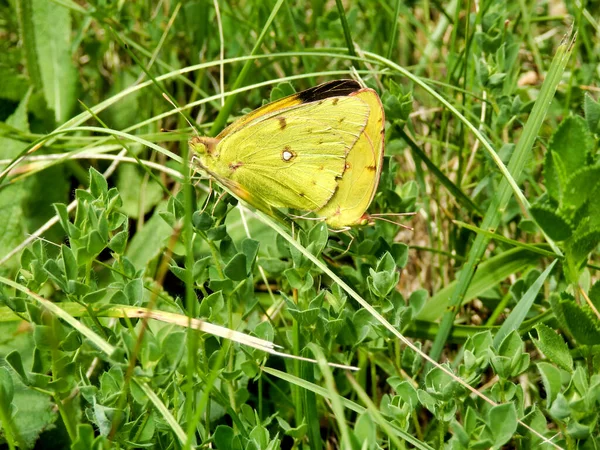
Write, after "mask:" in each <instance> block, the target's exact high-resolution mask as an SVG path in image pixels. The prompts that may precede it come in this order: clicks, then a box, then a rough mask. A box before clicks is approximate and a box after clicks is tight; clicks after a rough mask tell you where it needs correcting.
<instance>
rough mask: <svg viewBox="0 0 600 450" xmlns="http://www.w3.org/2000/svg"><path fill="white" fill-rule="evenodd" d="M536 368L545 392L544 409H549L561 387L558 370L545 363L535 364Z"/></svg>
mask: <svg viewBox="0 0 600 450" xmlns="http://www.w3.org/2000/svg"><path fill="white" fill-rule="evenodd" d="M537 368H538V370H539V372H540V375H541V376H542V383H543V384H544V389H545V391H546V407H547V408H550V407H551V406H552V402H553V401H554V399H555V398H556V396H557V395H558V393H559V392H560V390H561V387H562V381H561V375H560V370H559V369H557V368H556V367H554V366H553V365H552V364H549V363H546V362H539V363H537Z"/></svg>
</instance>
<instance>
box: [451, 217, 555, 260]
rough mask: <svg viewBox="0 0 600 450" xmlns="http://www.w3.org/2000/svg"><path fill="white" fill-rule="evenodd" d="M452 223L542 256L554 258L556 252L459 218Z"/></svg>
mask: <svg viewBox="0 0 600 450" xmlns="http://www.w3.org/2000/svg"><path fill="white" fill-rule="evenodd" d="M452 222H453V223H455V224H456V225H458V226H459V227H464V228H466V229H467V230H471V231H473V232H475V233H481V234H484V235H485V236H487V237H488V238H489V239H490V240H491V239H493V240H496V241H499V242H504V243H505V244H510V245H512V246H514V247H518V248H522V249H525V250H529V251H530V252H533V253H538V254H540V255H543V256H549V257H551V258H555V257H556V253H554V252H551V251H550V250H546V249H544V248H541V247H539V246H537V245H531V244H526V243H524V242H520V241H515V240H514V239H509V238H507V237H504V236H502V235H501V234H498V233H492V232H491V231H487V230H483V229H481V228H479V227H476V226H475V225H470V224H468V223H465V222H461V221H460V220H453V221H452Z"/></svg>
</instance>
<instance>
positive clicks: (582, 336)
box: [560, 300, 600, 345]
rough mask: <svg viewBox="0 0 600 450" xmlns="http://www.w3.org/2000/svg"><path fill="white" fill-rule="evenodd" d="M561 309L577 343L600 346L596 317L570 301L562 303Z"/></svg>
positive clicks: (599, 333) (599, 330)
mask: <svg viewBox="0 0 600 450" xmlns="http://www.w3.org/2000/svg"><path fill="white" fill-rule="evenodd" d="M560 307H561V309H562V313H563V317H564V319H565V322H566V324H567V327H568V328H569V332H570V333H571V334H572V335H573V337H574V338H575V339H577V342H579V343H580V344H583V345H600V329H599V328H598V325H597V323H598V321H597V319H596V318H595V317H593V316H592V315H591V314H588V313H587V312H586V311H584V310H583V309H582V308H580V307H579V306H577V305H576V304H575V303H574V302H573V301H570V300H565V301H562V302H560Z"/></svg>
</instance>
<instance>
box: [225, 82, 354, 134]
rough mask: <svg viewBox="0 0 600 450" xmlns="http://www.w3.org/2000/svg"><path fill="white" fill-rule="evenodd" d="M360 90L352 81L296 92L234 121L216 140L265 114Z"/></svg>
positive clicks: (325, 84)
mask: <svg viewBox="0 0 600 450" xmlns="http://www.w3.org/2000/svg"><path fill="white" fill-rule="evenodd" d="M360 89H361V86H360V84H359V83H358V82H356V81H354V80H334V81H328V82H326V83H323V84H320V85H318V86H314V87H311V88H309V89H306V90H305V91H302V92H298V93H297V94H293V95H289V96H287V97H284V98H281V99H279V100H275V101H274V102H271V103H267V104H266V105H264V106H261V107H260V108H257V109H255V110H254V111H252V112H250V113H248V114H246V115H245V116H243V117H240V118H239V119H238V120H236V121H235V122H233V123H232V124H231V125H229V126H228V127H227V128H225V129H224V130H223V131H221V133H219V136H218V138H220V139H223V138H224V137H225V136H227V135H228V134H231V133H233V132H235V131H237V130H239V129H240V128H242V127H244V126H245V125H246V124H248V123H249V122H251V121H253V120H254V119H257V118H259V117H261V116H264V115H266V114H270V113H273V112H277V111H280V110H282V109H286V108H290V107H292V106H297V105H300V104H302V103H310V102H314V101H318V100H325V99H326V98H330V97H345V96H347V95H350V94H352V93H353V92H357V91H359V90H360Z"/></svg>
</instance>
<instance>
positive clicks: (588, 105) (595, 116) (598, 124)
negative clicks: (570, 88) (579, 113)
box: [583, 92, 600, 134]
mask: <svg viewBox="0 0 600 450" xmlns="http://www.w3.org/2000/svg"><path fill="white" fill-rule="evenodd" d="M583 110H584V111H585V120H586V121H587V124H588V127H589V129H590V131H591V132H592V133H595V134H598V133H599V132H600V103H598V102H597V101H595V100H594V99H593V98H592V96H591V95H590V94H589V93H587V92H586V94H585V99H584V101H583Z"/></svg>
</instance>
